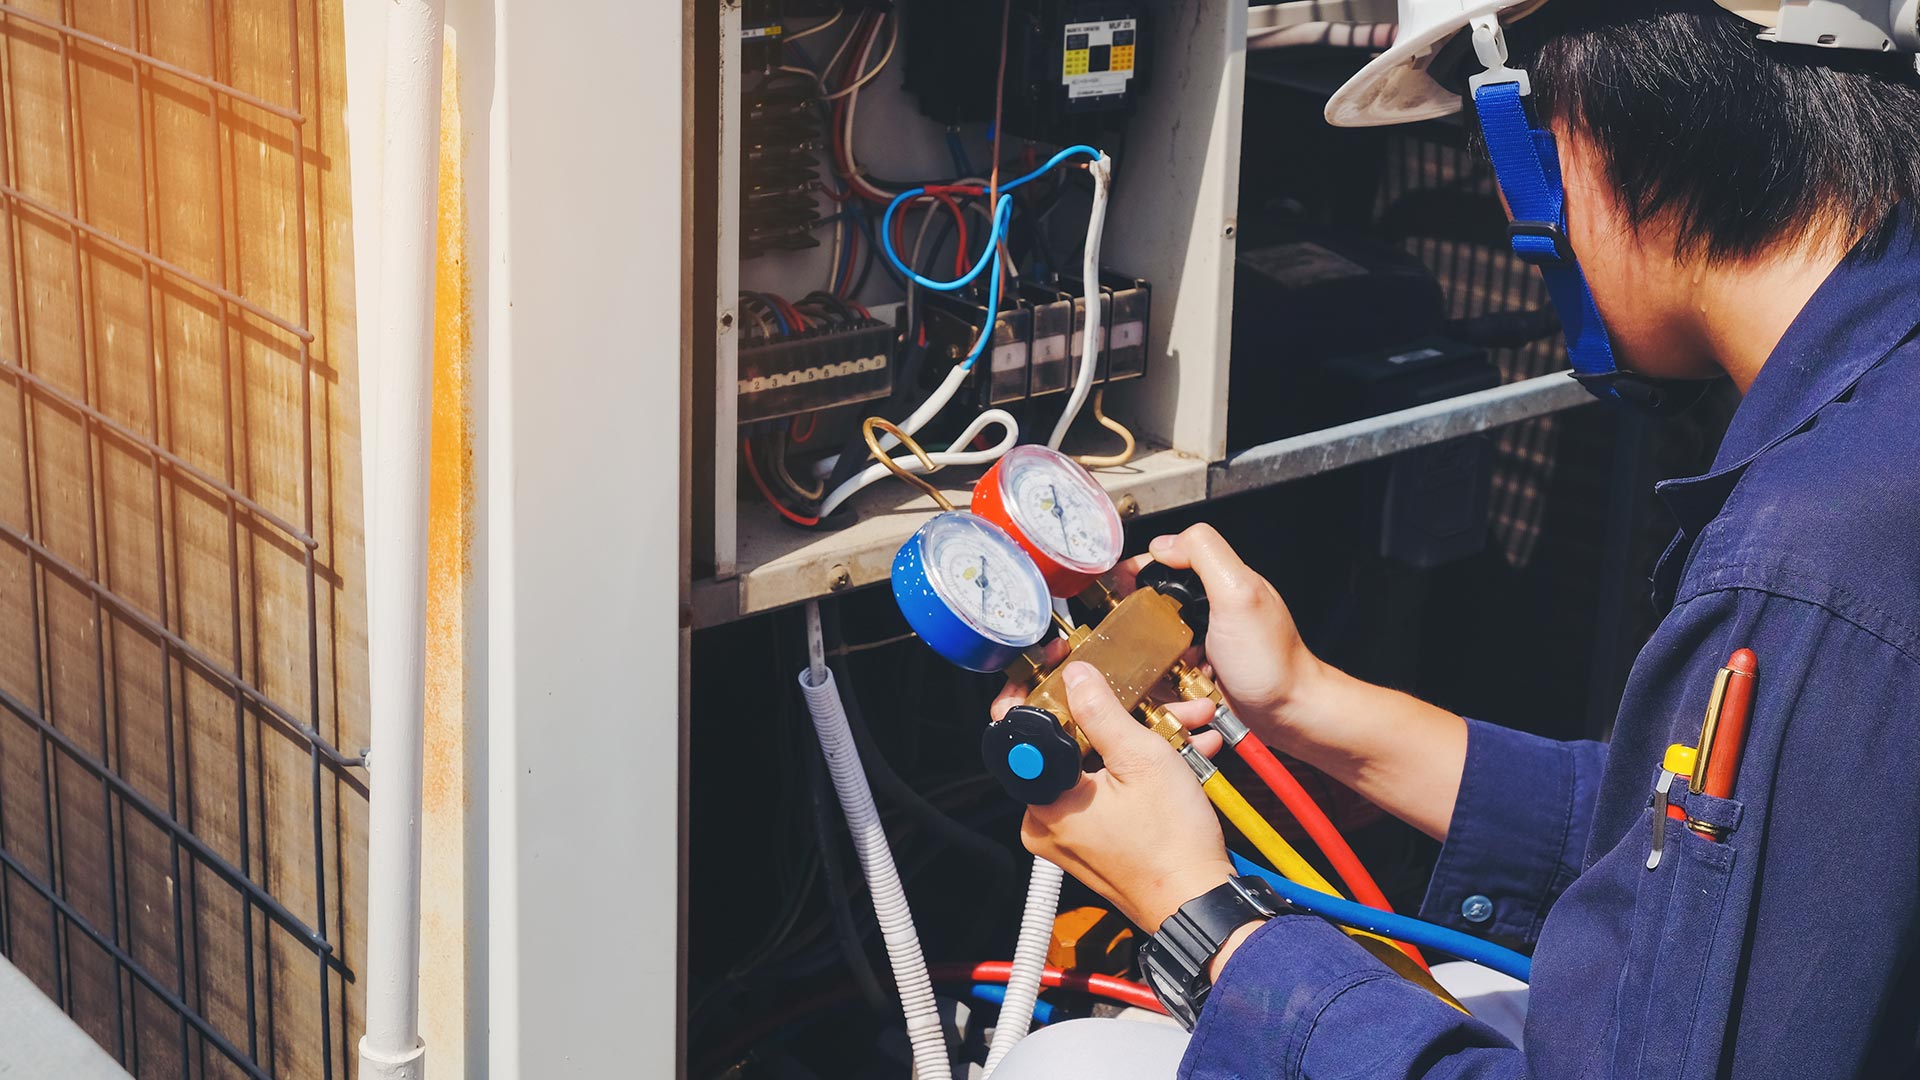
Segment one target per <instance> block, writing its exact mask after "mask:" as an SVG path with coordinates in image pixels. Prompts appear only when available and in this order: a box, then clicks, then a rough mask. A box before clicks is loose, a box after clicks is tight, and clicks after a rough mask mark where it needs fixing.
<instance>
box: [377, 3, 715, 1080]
mask: <svg viewBox="0 0 1920 1080" xmlns="http://www.w3.org/2000/svg"><path fill="white" fill-rule="evenodd" d="M345 8H346V15H347V18H346V38H347V40H346V56H347V68H348V80H349V83H348V85H349V100H348V117H347V122H348V125H349V128H348V129H349V132H350V134H351V144H352V145H351V157H352V162H351V167H352V173H353V193H354V209H355V214H354V242H355V250H356V253H357V254H356V260H355V262H356V265H355V272H356V275H357V279H356V294H357V295H356V299H357V302H358V316H359V325H360V329H361V335H362V340H363V347H362V355H363V356H372V355H374V352H373V345H372V341H373V335H374V334H375V333H376V332H377V328H378V326H379V325H380V323H379V319H380V302H381V298H382V289H381V285H380V280H379V275H378V273H377V272H376V267H377V259H376V258H375V257H374V253H377V252H378V251H379V249H380V235H379V230H378V228H377V224H378V214H377V207H378V206H379V203H380V180H379V177H380V173H381V169H382V165H383V163H382V160H381V155H380V148H381V144H382V132H381V126H380V125H381V121H380V117H381V112H382V108H383V104H384V103H383V101H382V100H381V95H380V88H381V85H382V79H383V63H384V59H383V57H384V46H385V39H386V24H385V15H386V5H385V4H384V3H382V2H381V0H345ZM557 14H558V11H557V9H556V8H555V6H553V5H551V4H543V3H540V2H538V0H447V28H448V39H449V41H450V43H451V44H452V46H453V48H454V49H456V50H457V51H458V53H459V56H460V65H459V66H460V79H459V82H458V94H459V98H460V105H461V108H460V111H461V114H462V119H463V122H464V130H463V134H464V137H465V141H466V158H465V165H466V168H465V176H464V181H465V189H466V196H467V201H468V207H467V223H468V235H467V253H468V267H469V287H470V290H471V294H470V299H471V303H472V305H473V311H474V316H475V317H474V319H473V322H472V359H471V373H472V392H473V397H474V415H473V420H474V433H473V434H474V452H475V455H476V459H475V473H476V476H475V499H474V514H475V518H476V520H475V522H474V526H475V528H474V545H473V547H472V549H471V554H472V559H473V564H472V565H473V573H472V575H471V578H470V590H471V592H470V605H471V606H470V607H469V619H470V623H469V625H471V626H474V627H477V628H479V629H478V630H477V631H476V632H475V633H474V634H472V635H471V637H470V639H469V641H468V643H467V650H466V661H467V665H468V668H467V670H468V679H469V689H468V694H467V700H468V708H469V715H468V716H467V718H466V732H465V736H466V742H467V747H466V762H467V769H468V773H467V775H466V776H465V777H464V778H463V779H464V780H465V787H466V789H467V792H468V798H467V799H466V800H464V801H463V802H462V803H461V804H460V809H459V820H456V821H442V820H431V819H430V820H428V821H427V822H426V823H425V825H426V833H427V837H428V842H429V848H428V850H427V852H426V853H425V860H424V861H425V869H424V880H423V896H422V903H423V908H424V910H425V911H426V912H427V913H428V915H429V916H435V915H437V918H434V919H433V920H432V921H435V922H438V923H440V924H441V925H442V926H446V927H450V928H458V929H459V931H460V932H459V933H454V932H451V930H450V931H449V932H447V933H445V934H443V935H442V936H440V937H438V938H434V937H432V936H430V937H429V939H428V940H427V941H426V942H425V943H424V954H423V957H422V978H421V981H422V1002H421V1008H422V1017H421V1021H422V1036H423V1038H424V1039H425V1041H426V1043H427V1046H428V1048H429V1053H428V1057H427V1060H428V1062H429V1065H428V1070H429V1072H428V1076H429V1077H430V1078H432V1080H453V1078H459V1077H474V1078H480V1077H488V1076H493V1077H504V1078H520V1077H527V1078H535V1077H537V1078H542V1080H544V1078H546V1077H567V1076H589V1077H600V1076H610V1075H619V1076H647V1077H655V1076H659V1077H669V1076H673V1075H675V1071H676V1068H677V1058H678V1054H679V1048H678V1046H677V1042H676V1038H677V1024H676V1005H677V995H678V978H679V976H678V963H679V958H678V932H677V926H678V917H679V911H678V889H679V882H678V874H677V870H678V865H679V853H678V835H679V820H678V819H679V802H680V796H679V782H680V780H679V748H678V744H677V740H678V738H679V731H680V719H679V718H680V716H681V715H682V714H683V710H684V701H683V699H682V694H681V692H680V690H679V687H680V686H681V685H682V681H681V672H682V664H683V661H684V657H683V655H682V652H683V638H684V635H683V633H682V631H681V630H680V629H679V609H680V600H681V593H682V590H683V588H684V580H685V552H684V551H683V550H682V548H683V541H682V520H681V519H682V517H683V515H682V514H681V512H680V508H681V505H682V493H681V490H680V489H681V485H682V463H681V461H680V457H681V453H680V450H681V439H682V434H681V431H682V423H683V420H682V417H681V416H680V415H679V402H680V398H681V393H680V388H681V372H680V340H681V320H682V318H683V315H682V304H681V302H680V288H681V285H680V257H681V231H680V229H681V221H680V213H681V191H680V188H681V171H680V158H681V153H680V145H681V143H680V134H681V132H680V126H681V109H682V93H683V79H682V72H681V67H682V36H681V35H682V23H681V13H680V11H679V10H678V8H677V6H676V7H668V6H667V5H660V4H632V3H624V2H619V0H569V3H568V4H567V5H566V8H565V17H564V18H560V17H556V16H557ZM369 208H372V209H369ZM643 297H644V298H651V299H650V300H649V301H648V302H647V303H646V305H645V308H644V312H645V320H644V330H645V332H644V334H643V333H641V332H640V331H639V330H638V329H636V327H637V326H639V325H641V323H640V320H638V319H637V318H636V315H638V314H639V313H640V312H641V310H642V306H641V303H642V302H641V298H643ZM375 437H376V433H374V432H372V431H368V432H366V433H365V438H367V439H368V440H371V439H373V438H375ZM448 845H455V846H457V847H458V853H457V857H449V852H448V851H447V850H446V848H447V846H448ZM356 1034H357V1033H356Z"/></svg>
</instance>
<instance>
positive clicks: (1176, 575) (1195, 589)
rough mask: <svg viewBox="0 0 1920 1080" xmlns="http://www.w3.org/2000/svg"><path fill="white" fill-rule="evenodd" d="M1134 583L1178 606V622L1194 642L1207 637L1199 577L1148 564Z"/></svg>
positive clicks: (1204, 592) (1204, 594) (1206, 611)
mask: <svg viewBox="0 0 1920 1080" xmlns="http://www.w3.org/2000/svg"><path fill="white" fill-rule="evenodd" d="M1135 581H1136V582H1138V584H1139V585H1140V587H1141V588H1143V589H1152V590H1154V591H1155V592H1157V593H1159V594H1160V595H1162V596H1165V597H1167V598H1168V599H1171V600H1173V601H1175V602H1176V603H1178V604H1179V605H1180V618H1181V620H1182V621H1184V622H1185V623H1186V624H1187V625H1188V626H1191V627H1193V636H1194V639H1195V640H1196V641H1202V640H1205V639H1206V636H1207V615H1208V614H1209V611H1210V609H1209V608H1208V606H1207V590H1206V586H1204V585H1202V584H1200V575H1199V574H1196V573H1194V572H1193V571H1191V570H1175V569H1174V568H1173V567H1171V566H1168V565H1167V564H1166V563H1161V562H1150V563H1148V564H1147V565H1145V566H1143V567H1141V568H1140V574H1139V576H1138V577H1137V578H1135Z"/></svg>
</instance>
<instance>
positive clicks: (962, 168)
mask: <svg viewBox="0 0 1920 1080" xmlns="http://www.w3.org/2000/svg"><path fill="white" fill-rule="evenodd" d="M947 153H948V155H950V156H951V157H952V158H953V170H954V174H955V175H957V176H972V175H973V162H971V161H968V160H967V146H966V144H965V143H963V142H961V141H960V133H959V132H958V131H956V130H954V129H953V128H948V129H947Z"/></svg>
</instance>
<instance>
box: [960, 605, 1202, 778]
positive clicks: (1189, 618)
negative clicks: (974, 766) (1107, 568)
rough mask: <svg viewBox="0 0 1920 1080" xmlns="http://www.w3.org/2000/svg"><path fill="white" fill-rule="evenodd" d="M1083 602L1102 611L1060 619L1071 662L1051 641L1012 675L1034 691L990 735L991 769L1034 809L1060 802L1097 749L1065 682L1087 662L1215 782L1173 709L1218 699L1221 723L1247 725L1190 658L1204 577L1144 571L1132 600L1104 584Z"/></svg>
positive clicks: (986, 747)
mask: <svg viewBox="0 0 1920 1080" xmlns="http://www.w3.org/2000/svg"><path fill="white" fill-rule="evenodd" d="M1080 599H1081V601H1082V602H1083V603H1084V604H1085V605H1086V606H1087V607H1088V608H1089V609H1090V610H1092V611H1093V612H1095V613H1096V614H1095V616H1094V617H1093V618H1090V619H1089V620H1088V622H1087V623H1085V624H1069V623H1068V622H1067V621H1066V620H1064V619H1063V620H1060V626H1061V629H1062V630H1064V631H1065V635H1066V643H1067V647H1068V651H1067V653H1066V655H1065V656H1056V655H1054V653H1055V651H1056V649H1057V646H1055V645H1053V644H1052V642H1051V641H1049V642H1043V643H1041V644H1039V645H1036V646H1034V647H1033V648H1031V649H1028V650H1027V651H1026V652H1025V653H1023V654H1022V656H1021V658H1020V659H1019V660H1017V661H1015V662H1014V664H1013V665H1012V666H1011V667H1010V668H1009V669H1008V672H1007V674H1008V675H1009V677H1011V678H1012V679H1014V680H1015V681H1016V682H1019V683H1024V684H1027V685H1029V686H1031V687H1032V689H1031V690H1029V691H1028V692H1027V695H1026V700H1025V702H1024V704H1023V705H1022V706H1021V707H1019V708H1016V709H1015V710H1013V711H1012V712H1010V713H1009V714H1008V716H1007V717H1006V718H1005V719H1004V720H1003V721H1002V722H1000V723H996V724H993V725H991V726H990V730H989V731H988V732H987V733H986V735H985V737H984V739H983V743H982V754H983V757H984V758H985V760H986V763H987V766H988V768H989V769H990V770H991V771H993V772H994V773H995V774H996V775H997V776H998V777H999V778H1000V780H1001V782H1002V784H1003V785H1005V786H1006V788H1007V791H1008V794H1010V795H1012V796H1014V797H1015V798H1018V799H1021V800H1022V801H1025V802H1029V803H1047V802H1051V801H1053V799H1054V798H1056V797H1058V796H1059V795H1060V794H1061V793H1063V792H1065V791H1066V790H1067V789H1069V788H1071V787H1072V786H1073V784H1074V783H1075V782H1076V781H1077V780H1078V779H1079V774H1080V771H1081V769H1082V767H1083V759H1084V758H1086V757H1087V756H1088V755H1090V754H1092V753H1093V746H1092V744H1091V743H1089V742H1088V740H1087V737H1086V735H1085V733H1083V732H1082V731H1081V730H1080V726H1079V724H1078V723H1076V722H1075V720H1074V717H1073V711H1072V706H1071V705H1070V704H1069V703H1068V700H1067V686H1066V680H1065V679H1064V678H1063V676H1062V671H1063V670H1064V669H1065V667H1066V666H1067V664H1069V663H1073V662H1076V661H1078V662H1083V663H1086V664H1090V665H1092V666H1093V667H1094V668H1095V669H1096V670H1098V671H1099V672H1100V673H1101V674H1102V675H1103V676H1105V678H1106V680H1107V685H1108V686H1109V687H1110V688H1111V689H1112V690H1113V693H1114V696H1115V697H1116V698H1118V699H1119V701H1120V705H1121V707H1122V708H1124V709H1126V710H1127V711H1129V712H1131V713H1134V714H1135V715H1136V716H1138V717H1139V718H1140V720H1141V721H1142V722H1143V723H1144V724H1146V725H1147V726H1148V727H1150V728H1151V729H1152V730H1153V731H1154V732H1155V733H1157V734H1159V735H1161V736H1162V737H1163V738H1165V739H1166V740H1167V741H1168V742H1169V743H1171V744H1172V745H1173V746H1174V748H1175V749H1177V750H1179V751H1180V752H1181V756H1182V757H1184V758H1186V759H1187V761H1188V764H1189V765H1190V766H1191V767H1192V768H1193V769H1194V772H1195V774H1196V775H1197V776H1199V777H1200V779H1202V780H1205V779H1206V778H1207V777H1208V776H1210V775H1211V774H1212V772H1213V767H1212V765H1211V764H1210V763H1209V762H1208V761H1207V759H1206V758H1205V757H1203V756H1201V755H1200V754H1199V753H1198V752H1195V751H1193V750H1192V748H1191V747H1190V746H1188V740H1187V735H1186V731H1185V729H1184V728H1183V727H1182V726H1181V724H1180V723H1179V721H1178V720H1177V719H1175V718H1174V717H1173V716H1172V715H1171V714H1170V713H1168V712H1167V711H1166V710H1165V709H1164V708H1163V706H1164V705H1165V704H1167V703H1169V702H1172V701H1178V700H1182V699H1186V700H1199V699H1210V700H1212V701H1213V702H1214V703H1215V706H1216V717H1221V716H1222V715H1223V714H1224V719H1223V720H1222V721H1221V722H1222V723H1237V721H1235V720H1234V719H1233V717H1232V715H1231V711H1230V710H1228V709H1227V708H1226V707H1225V703H1224V699H1223V698H1222V697H1221V695H1220V691H1219V690H1218V688H1216V687H1215V686H1214V684H1213V681H1212V680H1211V679H1209V678H1208V677H1207V676H1206V674H1205V673H1204V672H1202V671H1201V670H1200V669H1198V668H1196V667H1194V666H1193V665H1191V664H1189V663H1187V661H1186V659H1185V656H1186V653H1187V650H1188V649H1189V648H1191V647H1192V646H1193V643H1194V637H1195V633H1196V627H1195V624H1196V623H1197V624H1199V626H1200V627H1202V628H1204V625H1205V623H1204V619H1205V613H1206V601H1205V595H1204V593H1203V592H1202V591H1201V590H1200V587H1199V583H1198V580H1197V579H1194V578H1192V576H1191V575H1190V574H1186V573H1184V572H1175V571H1167V570H1166V569H1165V568H1161V567H1153V568H1152V572H1149V571H1145V570H1143V571H1142V580H1141V582H1140V586H1139V587H1138V588H1137V589H1135V590H1134V591H1133V592H1131V593H1129V594H1128V595H1127V596H1125V597H1120V596H1116V595H1115V593H1114V592H1113V591H1112V590H1111V589H1110V588H1109V587H1108V586H1107V585H1105V584H1103V583H1097V584H1095V585H1094V586H1093V587H1092V588H1090V589H1089V590H1087V592H1085V593H1083V594H1082V595H1081V598H1080Z"/></svg>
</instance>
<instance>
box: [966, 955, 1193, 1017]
mask: <svg viewBox="0 0 1920 1080" xmlns="http://www.w3.org/2000/svg"><path fill="white" fill-rule="evenodd" d="M1012 975H1013V962H1012V961H1011V960H988V961H985V962H983V963H979V964H972V965H968V964H935V965H933V981H934V982H950V983H951V982H977V983H1004V982H1006V981H1007V979H1009V978H1010V977H1012ZM1040 985H1041V986H1043V987H1046V988H1047V989H1049V990H1077V991H1079V992H1081V993H1083V994H1092V995H1093V996H1094V997H1102V998H1106V999H1107V1000H1109V1001H1117V1002H1119V1003H1120V1004H1122V1005H1132V1006H1135V1007H1136V1008H1141V1009H1147V1010H1150V1011H1152V1012H1157V1013H1165V1012H1166V1011H1167V1009H1166V1006H1164V1005H1162V1004H1160V999H1159V998H1156V997H1154V996H1153V991H1152V990H1151V989H1149V988H1147V987H1146V986H1145V985H1143V984H1141V983H1137V982H1129V981H1127V980H1126V979H1121V978H1116V977H1115V976H1112V975H1095V974H1093V973H1091V972H1086V971H1063V970H1061V969H1060V968H1057V967H1046V968H1042V969H1041V971H1040Z"/></svg>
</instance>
